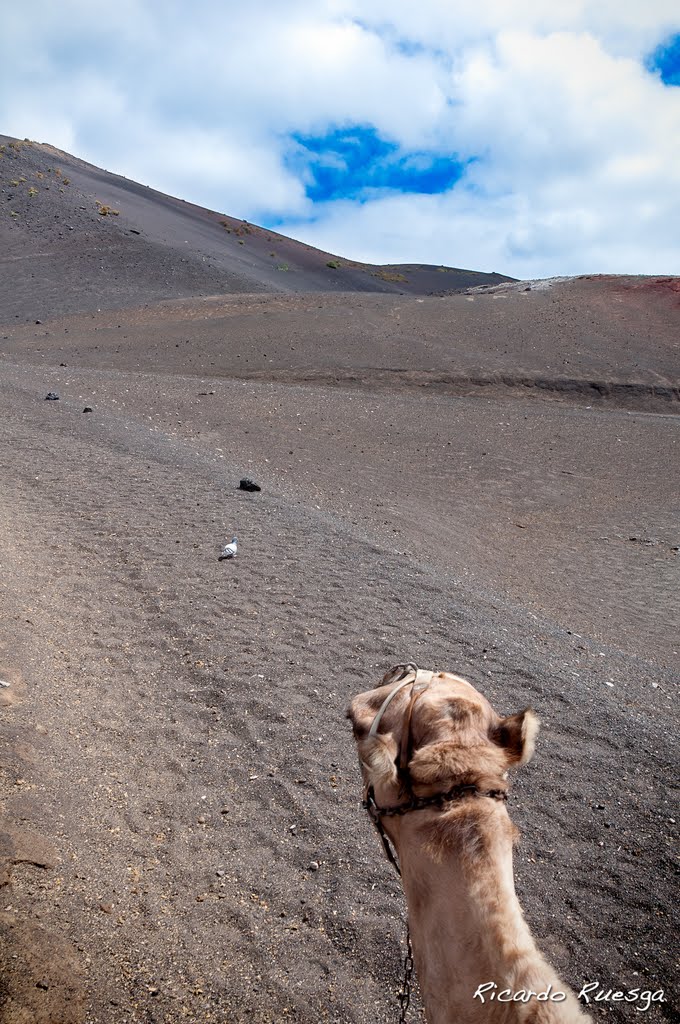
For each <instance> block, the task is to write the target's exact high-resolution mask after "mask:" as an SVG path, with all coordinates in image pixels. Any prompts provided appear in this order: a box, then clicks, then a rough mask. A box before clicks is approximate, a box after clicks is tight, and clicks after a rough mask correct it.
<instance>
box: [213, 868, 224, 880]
mask: <svg viewBox="0 0 680 1024" xmlns="http://www.w3.org/2000/svg"><path fill="white" fill-rule="evenodd" d="M215 874H216V875H217V877H218V878H224V876H225V875H226V871H225V870H224V869H223V868H218V869H217V871H216V872H215Z"/></svg>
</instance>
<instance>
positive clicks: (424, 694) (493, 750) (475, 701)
mask: <svg viewBox="0 0 680 1024" xmlns="http://www.w3.org/2000/svg"><path fill="white" fill-rule="evenodd" d="M414 668H415V667H414V666H413V667H412V666H406V665H398V666H396V667H395V668H393V669H391V670H390V672H388V673H387V675H386V676H385V677H384V678H383V680H382V682H381V683H380V685H379V686H377V687H376V688H375V689H373V690H369V691H367V692H366V693H361V694H359V695H358V696H357V697H355V698H354V700H353V701H352V702H351V704H350V706H349V710H348V712H347V715H348V718H349V719H350V720H351V722H352V727H353V730H354V738H355V740H356V743H357V748H358V753H359V759H360V762H361V766H362V772H363V776H364V783H365V785H366V788H367V789H368V787H372V788H373V791H374V792H375V796H376V799H377V801H378V803H379V804H381V805H383V806H386V805H390V804H395V803H397V802H398V801H399V798H400V796H401V795H403V792H404V790H405V789H409V790H412V792H414V793H416V794H417V795H419V796H422V795H428V794H430V793H434V792H445V791H447V790H448V789H450V788H451V787H453V786H456V785H459V784H460V785H474V786H476V787H477V788H478V789H480V790H485V789H490V790H496V789H507V783H506V782H505V779H506V778H507V772H508V769H510V768H514V767H517V766H519V765H522V764H526V762H527V761H528V760H529V759H530V758H531V755H532V754H533V750H534V740H535V738H536V734H537V732H538V725H539V723H538V719H537V717H536V715H535V714H534V713H533V711H531V710H530V709H529V708H527V709H526V710H524V711H520V712H518V713H517V714H514V715H508V716H506V717H505V718H502V717H501V716H500V715H498V714H497V713H496V712H495V711H494V709H493V708H492V707H491V705H490V704H489V702H488V700H487V699H486V698H485V697H483V696H482V694H481V693H479V692H478V691H477V690H475V688H474V686H472V685H471V684H470V683H468V682H467V681H466V680H465V679H461V678H460V677H459V676H455V675H451V674H450V673H448V672H437V673H435V672H424V671H419V670H416V671H413V669H414ZM409 669H411V670H410V671H409ZM400 683H403V685H402V686H401V688H399V689H397V687H399V684H400ZM393 690H394V691H395V692H394V693H393V696H392V699H391V700H390V701H389V703H388V704H386V700H387V698H388V697H389V695H390V693H391V692H392V691H393ZM381 709H382V713H381ZM378 715H380V717H379V719H378V724H377V728H376V726H375V725H374V723H375V722H376V716H378Z"/></svg>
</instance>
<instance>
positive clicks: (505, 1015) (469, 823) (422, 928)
mask: <svg viewBox="0 0 680 1024" xmlns="http://www.w3.org/2000/svg"><path fill="white" fill-rule="evenodd" d="M513 831H514V830H513V826H512V824H511V822H510V819H509V817H508V814H507V811H506V808H505V805H502V804H499V803H495V802H493V801H489V800H485V801H483V803H482V802H481V801H475V803H474V804H473V803H472V802H470V803H469V804H468V806H465V807H462V806H461V807H459V808H456V809H455V810H453V811H452V812H449V813H448V814H445V815H442V814H439V815H437V814H436V813H427V812H426V813H423V814H411V815H408V816H405V818H404V819H403V822H402V824H401V827H400V828H399V835H398V837H396V836H395V839H396V845H397V849H398V852H399V859H400V864H401V870H402V878H403V884H404V892H405V894H406V900H407V903H408V911H409V923H410V928H411V936H412V942H413V950H414V956H415V962H416V969H417V972H418V979H419V983H420V989H421V992H422V995H423V1001H424V1003H425V1007H426V1011H427V1016H428V1020H429V1021H430V1024H451V1022H454V1021H455V1022H457V1024H460V1022H465V1024H473V1022H475V1021H484V1022H485V1024H501V1022H503V1024H512V1022H521V1021H525V1020H527V1019H529V1018H530V1019H531V1020H532V1021H546V1022H547V1021H551V1022H557V1021H563V1020H568V1019H572V1018H573V1017H574V1013H573V1010H574V1007H573V1005H572V1006H571V1010H572V1012H571V1013H568V1014H565V1013H564V1010H563V1009H562V1007H564V1005H565V1003H566V1002H569V1003H570V1004H571V1003H572V1002H573V998H574V997H573V996H572V995H571V993H569V995H568V996H567V997H565V1000H564V1001H563V1002H554V1001H551V1000H550V998H549V996H548V998H547V999H546V1000H545V1001H537V999H536V995H537V994H538V992H543V991H545V990H546V989H547V988H548V986H549V985H552V990H551V992H558V993H562V992H564V991H565V989H564V986H562V985H561V983H560V981H559V980H558V978H557V976H556V975H555V973H554V972H553V971H552V969H551V968H550V967H549V966H548V965H547V964H546V963H545V961H544V960H543V958H542V957H541V954H540V953H539V952H538V950H537V948H536V945H535V943H534V940H533V938H532V935H531V932H530V931H529V928H528V926H527V924H526V922H525V920H524V917H523V915H522V911H521V908H520V905H519V902H518V900H517V896H516V894H515V885H514V879H513V867H512V843H513ZM485 986H487V987H485ZM492 986H493V987H492ZM506 991H509V992H511V993H517V992H523V991H533V992H534V993H535V996H533V997H529V998H528V999H527V1001H526V1002H521V1001H507V997H505V998H501V999H500V1000H499V998H498V994H499V993H504V992H506ZM578 1016H580V1009H579V1008H578V1004H577V1006H576V1014H575V1017H578Z"/></svg>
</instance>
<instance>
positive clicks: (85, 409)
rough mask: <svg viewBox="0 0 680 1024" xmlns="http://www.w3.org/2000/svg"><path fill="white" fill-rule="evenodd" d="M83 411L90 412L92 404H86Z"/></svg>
mask: <svg viewBox="0 0 680 1024" xmlns="http://www.w3.org/2000/svg"><path fill="white" fill-rule="evenodd" d="M83 412H92V406H91V405H86V406H85V408H84V409H83Z"/></svg>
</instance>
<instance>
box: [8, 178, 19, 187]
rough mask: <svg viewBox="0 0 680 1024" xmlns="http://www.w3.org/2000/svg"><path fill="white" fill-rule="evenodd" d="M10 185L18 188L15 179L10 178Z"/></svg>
mask: <svg viewBox="0 0 680 1024" xmlns="http://www.w3.org/2000/svg"><path fill="white" fill-rule="evenodd" d="M10 185H12V186H14V188H18V187H19V181H18V179H17V178H12V180H11V181H10Z"/></svg>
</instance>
